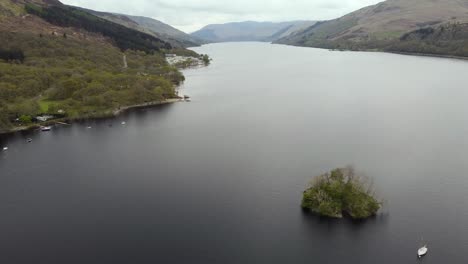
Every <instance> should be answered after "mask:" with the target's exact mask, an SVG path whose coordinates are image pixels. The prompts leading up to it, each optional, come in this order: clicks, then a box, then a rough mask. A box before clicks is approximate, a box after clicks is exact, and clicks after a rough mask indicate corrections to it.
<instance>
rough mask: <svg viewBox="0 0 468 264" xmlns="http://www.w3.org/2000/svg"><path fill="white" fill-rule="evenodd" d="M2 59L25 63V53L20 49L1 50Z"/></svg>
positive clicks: (0, 56)
mask: <svg viewBox="0 0 468 264" xmlns="http://www.w3.org/2000/svg"><path fill="white" fill-rule="evenodd" d="M0 59H1V60H4V61H7V62H14V61H18V62H21V63H23V62H24V53H23V51H21V50H18V49H13V50H4V49H1V48H0Z"/></svg>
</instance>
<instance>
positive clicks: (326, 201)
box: [302, 167, 382, 219]
mask: <svg viewBox="0 0 468 264" xmlns="http://www.w3.org/2000/svg"><path fill="white" fill-rule="evenodd" d="M381 207H382V203H381V202H379V201H378V200H377V199H376V197H375V192H374V190H373V184H372V183H368V181H366V180H365V177H362V176H360V175H357V174H356V172H355V170H354V168H352V167H347V168H338V169H335V170H333V171H331V172H330V173H325V174H322V175H320V176H317V177H315V178H314V180H313V181H312V182H311V183H310V186H309V187H308V188H307V190H305V191H304V194H303V198H302V208H304V209H309V210H311V211H312V212H314V213H317V214H319V215H322V216H326V217H332V218H342V217H343V215H349V216H350V217H351V218H353V219H364V218H368V217H370V216H373V215H375V214H376V213H377V212H378V211H379V210H380V208H381Z"/></svg>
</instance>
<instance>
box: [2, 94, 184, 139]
mask: <svg viewBox="0 0 468 264" xmlns="http://www.w3.org/2000/svg"><path fill="white" fill-rule="evenodd" d="M177 102H184V99H183V98H181V97H179V98H169V99H165V100H163V101H154V102H148V103H143V104H136V105H128V106H123V107H119V108H118V109H114V110H108V111H104V112H101V113H97V114H95V115H88V116H77V117H72V118H68V117H64V118H59V119H54V120H50V121H46V122H41V123H37V124H33V125H30V126H22V127H14V128H12V129H9V130H7V131H0V136H1V135H8V134H14V133H17V132H22V131H28V130H34V129H39V128H40V127H41V126H51V125H56V124H61V125H71V124H70V123H73V122H75V121H80V120H97V119H102V118H112V117H117V116H119V115H121V114H123V113H125V112H127V111H130V110H133V109H143V108H151V107H155V106H159V105H165V104H173V103H177ZM65 123H67V124H65Z"/></svg>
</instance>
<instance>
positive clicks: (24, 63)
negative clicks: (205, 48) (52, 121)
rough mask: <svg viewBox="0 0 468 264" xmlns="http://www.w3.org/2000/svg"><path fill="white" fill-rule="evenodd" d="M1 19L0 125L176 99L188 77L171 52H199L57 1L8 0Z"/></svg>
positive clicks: (8, 126)
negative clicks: (168, 58) (172, 59)
mask: <svg viewBox="0 0 468 264" xmlns="http://www.w3.org/2000/svg"><path fill="white" fill-rule="evenodd" d="M0 20H1V23H0V132H6V131H9V130H10V129H12V128H14V127H19V126H25V125H29V124H31V122H33V120H34V117H35V116H37V115H40V114H52V115H56V116H64V117H68V118H76V117H87V116H89V117H93V116H99V115H102V114H104V113H109V112H112V110H114V109H118V108H119V107H122V106H128V105H134V104H140V103H145V102H152V101H161V100H164V99H167V98H173V97H175V96H176V91H175V87H176V85H178V84H179V83H180V82H181V81H183V80H184V77H183V75H182V74H181V73H180V72H179V71H178V70H177V69H176V68H175V67H172V66H170V65H168V63H167V62H166V60H165V52H170V53H173V52H174V53H184V54H186V55H193V56H196V54H195V53H193V52H192V51H188V50H184V49H178V50H172V49H170V48H171V46H170V44H168V43H166V42H164V41H161V40H159V39H157V38H155V37H154V36H151V35H147V34H144V33H142V32H138V31H135V30H133V29H128V28H125V27H123V26H121V25H118V24H114V23H112V22H109V21H106V20H103V19H101V18H97V17H94V16H93V15H91V14H87V13H86V12H83V11H81V10H77V9H74V8H69V7H67V6H63V5H61V4H60V3H58V4H57V3H54V2H53V1H46V2H43V1H26V3H25V2H22V1H7V2H5V0H2V3H1V5H0ZM124 60H125V61H126V63H125V62H124Z"/></svg>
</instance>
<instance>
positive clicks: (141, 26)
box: [81, 8, 205, 47]
mask: <svg viewBox="0 0 468 264" xmlns="http://www.w3.org/2000/svg"><path fill="white" fill-rule="evenodd" d="M81 9H83V8H81ZM83 10H85V11H87V12H89V13H91V14H93V15H95V16H98V17H101V18H104V19H106V20H109V21H112V22H114V23H117V24H121V25H123V26H126V27H128V28H132V29H135V30H138V31H141V32H145V33H147V34H150V35H152V36H155V37H157V38H160V39H162V40H164V41H166V42H168V43H170V44H172V46H175V47H194V46H200V45H201V44H204V43H205V41H203V40H201V39H198V38H196V37H193V36H190V35H189V34H186V33H184V32H182V31H180V30H178V29H176V28H174V27H172V26H170V25H168V24H165V23H163V22H161V21H159V20H156V19H153V18H149V17H142V16H130V15H124V14H115V13H108V12H99V11H94V10H89V9H83Z"/></svg>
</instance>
